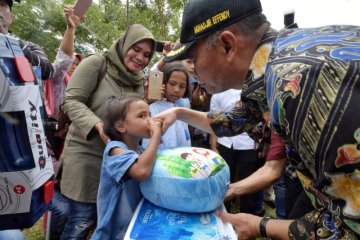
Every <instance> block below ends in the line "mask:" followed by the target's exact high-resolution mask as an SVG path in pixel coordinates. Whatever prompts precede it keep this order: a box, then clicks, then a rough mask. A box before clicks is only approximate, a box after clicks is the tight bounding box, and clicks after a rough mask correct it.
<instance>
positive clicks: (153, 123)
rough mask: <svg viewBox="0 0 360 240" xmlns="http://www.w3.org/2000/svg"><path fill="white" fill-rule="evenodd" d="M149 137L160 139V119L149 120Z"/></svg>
mask: <svg viewBox="0 0 360 240" xmlns="http://www.w3.org/2000/svg"><path fill="white" fill-rule="evenodd" d="M148 123H149V130H150V136H151V137H153V136H155V137H157V136H158V137H161V128H162V121H161V120H160V119H149V121H148Z"/></svg>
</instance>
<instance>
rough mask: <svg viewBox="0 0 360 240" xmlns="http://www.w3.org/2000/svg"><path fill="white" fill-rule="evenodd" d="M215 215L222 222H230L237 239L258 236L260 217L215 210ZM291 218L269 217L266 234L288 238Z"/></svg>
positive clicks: (278, 237)
mask: <svg viewBox="0 0 360 240" xmlns="http://www.w3.org/2000/svg"><path fill="white" fill-rule="evenodd" d="M216 215H217V216H218V217H219V218H221V219H222V220H223V221H224V222H228V223H230V224H232V225H233V226H234V228H235V231H236V233H237V235H238V236H239V239H251V238H257V237H260V221H261V219H262V218H261V217H258V216H255V215H251V214H246V213H238V214H231V213H226V212H216ZM292 222H293V220H275V219H270V220H269V221H268V222H267V224H266V227H265V229H266V234H267V236H268V237H269V238H271V239H290V238H289V234H288V232H289V226H290V224H291V223H292Z"/></svg>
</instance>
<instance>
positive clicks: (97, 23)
mask: <svg viewBox="0 0 360 240" xmlns="http://www.w3.org/2000/svg"><path fill="white" fill-rule="evenodd" d="M74 2H75V0H22V1H21V3H20V4H18V3H14V6H13V10H12V11H13V15H14V21H13V24H12V25H11V26H10V31H12V32H13V33H14V34H15V35H16V36H17V37H19V38H21V39H24V40H28V41H32V42H35V43H37V44H39V45H40V46H41V47H42V48H43V49H44V50H45V52H46V53H47V55H48V57H49V59H51V60H52V61H53V60H54V59H55V56H56V50H57V48H58V47H59V45H60V41H61V38H62V34H63V33H64V31H65V28H66V23H65V19H64V14H63V6H64V5H65V4H70V5H71V4H74ZM187 2H188V0H93V4H92V6H91V7H90V8H89V10H88V12H87V14H86V18H85V20H84V22H83V23H82V24H81V26H80V27H79V28H78V29H77V31H76V51H77V52H81V53H83V54H84V55H85V56H86V55H87V54H89V53H90V52H93V51H103V50H106V49H107V48H109V47H110V46H111V44H112V43H113V42H114V41H115V40H116V39H117V38H118V37H119V36H120V35H121V33H122V32H123V31H124V30H126V28H127V27H128V26H129V25H130V24H133V23H140V24H143V25H144V26H146V27H147V28H149V29H150V30H151V31H152V32H153V34H154V36H155V38H156V39H157V40H159V41H164V40H168V41H172V42H175V41H176V39H178V38H179V32H180V25H181V12H182V9H183V7H184V5H185V4H186V3H187Z"/></svg>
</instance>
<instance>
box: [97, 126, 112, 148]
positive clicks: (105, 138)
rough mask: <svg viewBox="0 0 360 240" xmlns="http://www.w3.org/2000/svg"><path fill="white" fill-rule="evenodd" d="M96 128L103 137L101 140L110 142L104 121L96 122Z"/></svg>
mask: <svg viewBox="0 0 360 240" xmlns="http://www.w3.org/2000/svg"><path fill="white" fill-rule="evenodd" d="M94 128H95V129H96V131H97V132H98V133H99V136H100V138H101V140H102V141H103V142H104V143H105V144H107V143H108V142H110V138H109V137H108V136H107V135H106V134H105V133H104V128H103V122H98V123H96V124H95V126H94Z"/></svg>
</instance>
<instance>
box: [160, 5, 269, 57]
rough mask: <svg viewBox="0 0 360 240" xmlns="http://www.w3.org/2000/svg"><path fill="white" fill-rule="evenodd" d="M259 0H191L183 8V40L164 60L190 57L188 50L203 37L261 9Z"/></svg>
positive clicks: (181, 36) (181, 39)
mask: <svg viewBox="0 0 360 240" xmlns="http://www.w3.org/2000/svg"><path fill="white" fill-rule="evenodd" d="M261 12H262V7H261V2H260V0H190V1H189V2H188V3H187V4H186V6H185V8H184V12H183V18H182V23H181V34H180V43H181V45H178V46H177V47H176V48H175V49H174V50H173V51H171V52H169V53H168V54H167V55H166V57H165V59H164V60H165V61H167V62H170V61H174V60H182V59H186V58H188V52H187V51H188V50H189V49H190V47H191V46H192V45H193V44H194V43H195V42H196V41H197V40H199V39H200V38H203V37H205V36H207V35H209V34H211V33H213V32H215V31H217V30H220V29H222V28H224V27H226V26H228V25H231V24H233V23H235V22H237V21H239V20H241V19H244V18H246V17H248V16H251V15H253V14H257V13H261Z"/></svg>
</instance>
